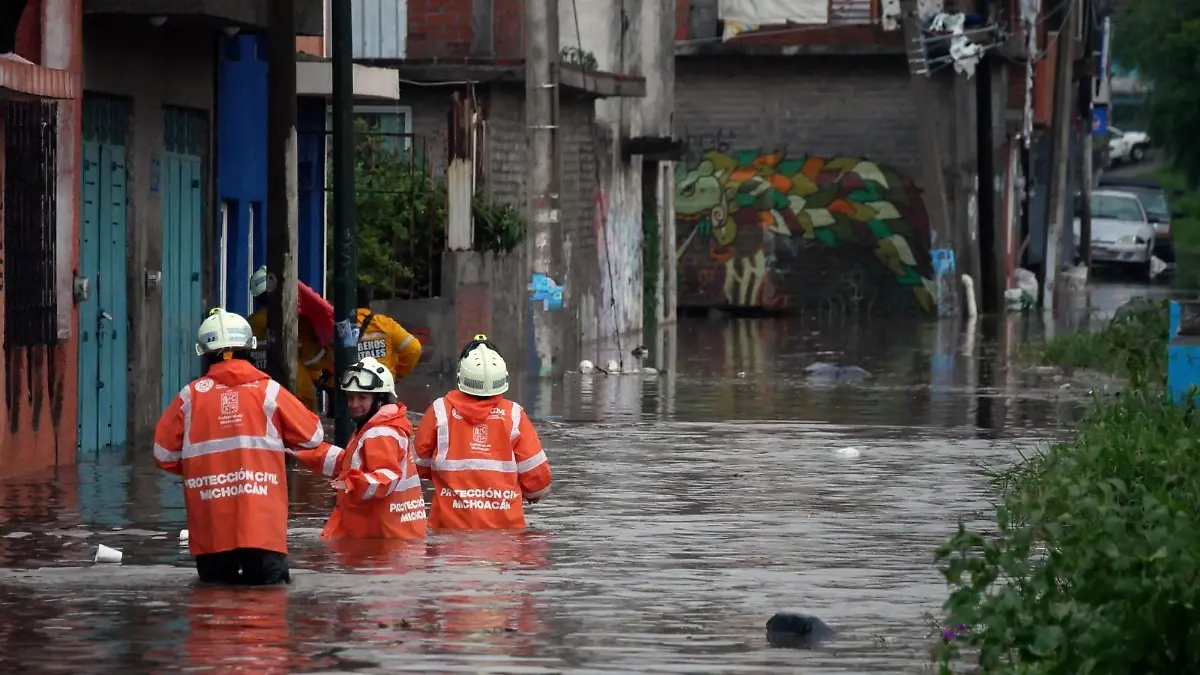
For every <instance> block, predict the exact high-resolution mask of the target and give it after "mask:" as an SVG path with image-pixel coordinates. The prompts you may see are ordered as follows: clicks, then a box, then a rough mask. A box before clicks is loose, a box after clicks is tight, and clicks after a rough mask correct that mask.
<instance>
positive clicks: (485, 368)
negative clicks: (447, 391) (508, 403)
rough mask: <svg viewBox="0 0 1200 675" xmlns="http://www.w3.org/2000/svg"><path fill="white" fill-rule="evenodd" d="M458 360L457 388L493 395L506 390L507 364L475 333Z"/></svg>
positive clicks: (474, 394) (472, 392) (477, 394)
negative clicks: (473, 338)
mask: <svg viewBox="0 0 1200 675" xmlns="http://www.w3.org/2000/svg"><path fill="white" fill-rule="evenodd" d="M472 342H473V344H471V345H468V346H467V349H466V350H465V351H464V353H463V355H462V357H461V358H460V359H459V361H458V388H459V390H460V391H462V392H463V393H465V394H471V395H473V396H495V395H497V394H503V393H504V392H506V391H508V365H507V364H505V363H504V359H503V358H502V357H501V356H500V354H499V353H497V352H496V350H495V349H494V348H493V347H492V346H491V344H490V343H488V342H487V336H486V335H476V336H475V340H473V341H472Z"/></svg>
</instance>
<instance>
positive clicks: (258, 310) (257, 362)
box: [246, 265, 333, 412]
mask: <svg viewBox="0 0 1200 675" xmlns="http://www.w3.org/2000/svg"><path fill="white" fill-rule="evenodd" d="M266 293H267V268H266V266H265V265H264V266H262V267H260V268H258V271H257V272H255V273H254V276H252V277H250V294H251V295H252V296H254V312H253V313H252V314H251V315H250V316H248V317H246V320H247V321H249V322H250V327H251V328H252V329H253V330H254V337H255V338H257V340H258V344H259V348H258V349H255V350H254V351H253V352H251V354H250V361H251V363H253V364H254V367H255V368H258V369H259V370H262V371H266V369H267V350H266V349H265V346H266V340H267V303H266V298H267V295H266ZM296 323H297V329H298V332H297V336H296V339H297V350H296V397H297V398H299V399H300V401H301V402H302V403H304V405H305V406H307V407H308V409H309V410H312V411H314V412H315V411H316V410H317V389H318V385H319V384H320V382H322V378H323V376H324V374H325V373H326V372H333V350H332V349H326V348H324V347H322V346H321V344H320V342H319V341H318V340H317V333H316V331H315V330H313V327H312V323H311V322H310V321H309V320H308V318H307V317H304V316H298V317H297V318H296Z"/></svg>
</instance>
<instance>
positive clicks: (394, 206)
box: [327, 119, 525, 300]
mask: <svg viewBox="0 0 1200 675" xmlns="http://www.w3.org/2000/svg"><path fill="white" fill-rule="evenodd" d="M354 134H355V136H354V197H355V200H354V201H355V207H354V208H355V223H356V230H355V240H356V243H357V246H358V283H359V284H361V285H365V286H369V287H370V288H371V289H372V290H373V291H374V297H375V298H376V299H379V300H386V299H390V298H400V299H409V298H425V297H432V296H434V295H436V294H437V293H438V291H439V290H440V289H439V288H438V285H439V277H440V275H441V264H440V263H441V255H442V252H443V251H445V249H446V188H445V185H444V184H443V182H442V181H440V180H438V179H437V178H436V177H435V176H434V175H433V173H432V172H431V171H430V169H429V164H428V159H427V157H426V155H425V153H424V152H423V150H422V149H421V148H419V147H416V145H415V144H414V146H413V147H412V148H410V149H404V148H403V147H402V144H401V143H400V138H398V137H397V136H395V135H390V134H385V133H380V132H379V130H378V129H377V128H376V127H373V126H370V125H368V124H367V122H366V121H364V120H362V119H358V120H355V122H354ZM330 170H331V171H332V167H331V168H330ZM329 182H330V184H332V183H333V180H332V176H331V177H330V181H329ZM328 203H329V208H330V209H331V210H330V213H332V208H333V196H332V194H330V196H329V200H328ZM473 216H474V223H473V225H474V240H475V249H476V250H478V251H489V252H493V253H497V254H501V253H509V252H511V251H513V250H514V249H515V248H516V247H517V246H518V245H520V243H521V242H522V241H524V238H525V221H524V219H523V218H522V217H521V214H520V212H519V211H518V210H517V209H515V208H513V207H512V206H509V205H505V204H499V203H493V202H490V201H488V200H486V199H484V198H482V197H478V196H477V197H476V198H475V200H474V205H473ZM332 227H333V223H332V221H331V222H330V228H332ZM328 235H329V236H328V238H327V240H328V242H329V249H330V250H329V256H330V259H331V260H332V259H333V250H332V247H333V231H332V229H331V230H330V232H329V233H328ZM330 273H331V274H332V269H331V270H330Z"/></svg>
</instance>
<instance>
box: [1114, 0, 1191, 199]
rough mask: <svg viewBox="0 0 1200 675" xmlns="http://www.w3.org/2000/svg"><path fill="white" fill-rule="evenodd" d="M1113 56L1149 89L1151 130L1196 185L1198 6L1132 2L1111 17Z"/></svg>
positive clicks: (1169, 0)
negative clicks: (1143, 81) (1149, 87)
mask: <svg viewBox="0 0 1200 675" xmlns="http://www.w3.org/2000/svg"><path fill="white" fill-rule="evenodd" d="M1113 25H1114V28H1113V33H1114V35H1113V56H1114V58H1115V59H1116V60H1117V61H1119V62H1120V63H1121V64H1123V65H1125V66H1128V67H1133V68H1136V69H1137V70H1138V72H1139V74H1140V75H1141V76H1142V77H1143V78H1145V79H1146V80H1148V81H1149V82H1150V84H1151V85H1152V86H1153V91H1152V92H1151V96H1150V102H1151V103H1150V105H1151V131H1152V132H1153V133H1154V136H1155V138H1157V139H1158V142H1159V144H1160V145H1161V146H1162V147H1163V148H1164V150H1165V151H1166V153H1167V157H1168V159H1169V160H1170V161H1171V163H1172V164H1173V165H1174V166H1175V168H1176V169H1178V170H1179V171H1180V172H1181V173H1182V174H1183V175H1184V176H1186V178H1187V181H1188V183H1189V185H1190V186H1191V187H1193V188H1194V187H1197V186H1200V2H1194V1H1193V2H1182V1H1180V0H1131V1H1130V2H1127V3H1124V5H1123V6H1122V7H1121V8H1120V9H1119V10H1118V11H1117V13H1116V15H1115V16H1114V18H1113Z"/></svg>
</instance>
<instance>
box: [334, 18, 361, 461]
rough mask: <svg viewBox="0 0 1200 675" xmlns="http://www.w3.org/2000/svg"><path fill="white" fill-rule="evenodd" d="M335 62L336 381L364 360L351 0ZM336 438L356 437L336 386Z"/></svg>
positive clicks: (337, 31)
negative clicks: (360, 328)
mask: <svg viewBox="0 0 1200 675" xmlns="http://www.w3.org/2000/svg"><path fill="white" fill-rule="evenodd" d="M330 19H331V21H330V23H331V26H330V28H331V32H332V33H333V35H332V36H331V37H332V39H331V40H330V43H331V44H330V49H331V51H332V54H331V57H332V60H333V135H332V142H333V321H334V328H335V331H334V333H335V335H334V341H335V345H334V346H335V350H334V354H333V367H334V373H335V377H336V380H335V381H336V382H341V380H342V373H345V372H346V369H347V368H349V367H350V366H351V365H353V364H354V362H355V361H356V360H358V323H357V316H356V314H357V312H356V311H355V310H357V309H358V308H357V307H355V305H356V304H357V301H358V298H357V296H358V293H357V290H358V284H357V280H358V271H357V260H356V251H357V248H356V244H355V238H354V230H355V227H354V120H353V115H354V53H353V49H354V30H353V27H352V24H351V21H353V17H352V14H351V11H350V2H349V0H334V1H333V3H332V7H331V17H330ZM333 410H334V430H335V431H334V437H335V442H336V443H337V444H338V445H340V446H343V447H344V446H345V445H346V443H348V442H349V441H350V435H351V434H352V433H354V423H353V422H352V421H351V419H350V411H349V410H348V409H347V408H346V393H345V392H343V391H342V389H341V387H337V386H335V387H334V392H333Z"/></svg>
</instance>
